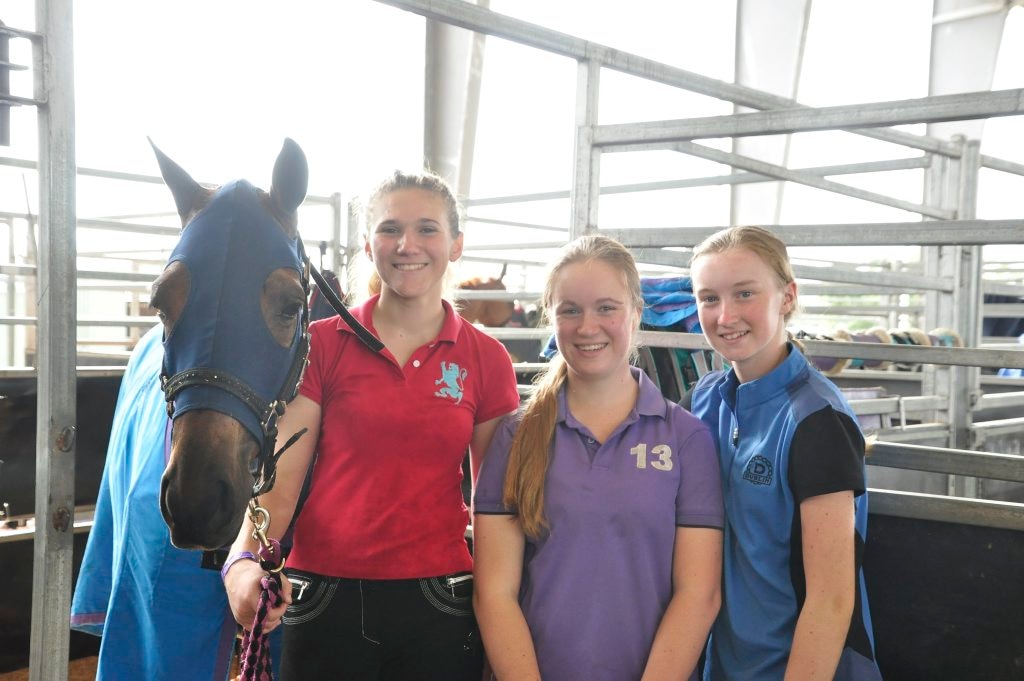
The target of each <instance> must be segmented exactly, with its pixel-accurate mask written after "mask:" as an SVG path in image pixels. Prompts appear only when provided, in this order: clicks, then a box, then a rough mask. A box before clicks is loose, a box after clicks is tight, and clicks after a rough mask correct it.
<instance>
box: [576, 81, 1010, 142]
mask: <svg viewBox="0 0 1024 681" xmlns="http://www.w3.org/2000/svg"><path fill="white" fill-rule="evenodd" d="M1022 113H1024V89H1013V90H995V91H991V92H967V93H963V94H955V95H933V96H931V97H921V98H918V99H902V100H895V101H889V102H872V103H868V104H844V105H841V106H826V107H820V108H817V109H809V108H807V107H797V108H791V109H773V110H771V111H757V112H754V113H739V114H729V115H725V116H706V117H701V118H683V119H677V120H668V121H650V122H645V123H620V124H617V125H599V126H597V127H595V128H594V130H593V134H592V138H593V145H594V146H595V147H598V148H603V147H610V146H612V145H633V144H651V143H664V142H684V141H691V140H695V139H706V138H712V137H748V136H751V135H785V134H791V133H797V132H814V131H818V130H855V129H859V128H874V127H881V126H892V125H906V124H911V123H939V122H946V121H961V120H968V119H975V118H995V117H999V116H1016V115H1020V114H1022Z"/></svg>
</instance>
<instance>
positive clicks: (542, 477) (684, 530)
mask: <svg viewBox="0 0 1024 681" xmlns="http://www.w3.org/2000/svg"><path fill="white" fill-rule="evenodd" d="M543 302H544V307H545V308H546V310H547V313H548V314H549V315H550V317H551V320H552V322H553V324H554V327H555V337H556V341H557V344H558V351H559V355H558V357H556V358H555V359H554V360H553V361H552V363H551V366H550V368H549V370H548V371H547V373H546V374H545V376H544V378H543V379H542V380H541V381H540V383H539V384H538V386H537V390H536V392H535V393H534V394H533V396H532V398H531V399H530V401H529V403H528V404H527V406H526V407H525V409H524V410H523V411H522V412H521V413H520V414H519V415H518V416H514V417H509V418H507V419H505V421H504V422H503V423H502V424H501V426H500V427H499V429H498V432H497V433H496V435H495V437H494V440H493V441H492V443H491V447H490V448H489V450H488V453H487V456H486V457H485V458H484V463H483V467H482V469H481V472H480V480H479V482H478V485H477V490H476V496H475V512H476V515H475V524H474V529H475V558H476V564H475V568H474V572H475V575H476V590H475V592H474V604H475V607H476V613H477V619H478V621H479V622H480V630H481V634H482V635H483V640H484V647H485V648H486V651H487V655H488V659H489V660H490V662H491V665H492V667H493V669H494V672H495V675H496V676H497V677H498V678H499V679H517V680H522V679H539V678H544V679H548V680H549V681H630V680H634V681H635V680H638V679H641V678H643V679H647V680H653V679H680V678H695V677H694V676H693V670H694V667H695V666H696V664H697V659H698V657H699V656H700V652H701V649H702V648H703V645H704V641H705V639H706V637H707V632H708V628H709V627H710V626H711V622H712V620H713V619H714V617H715V614H716V613H717V611H718V607H719V583H720V579H721V550H722V533H721V527H722V523H723V518H722V506H721V488H720V484H719V472H718V464H717V460H716V456H715V451H714V447H713V445H712V441H711V436H710V433H709V432H708V429H707V428H706V427H705V426H704V425H703V424H702V423H701V422H700V421H699V420H698V419H696V418H694V417H693V416H692V415H691V414H689V413H687V412H686V411H685V410H684V409H682V408H680V407H679V406H678V405H675V404H672V403H670V402H668V401H666V400H665V399H664V398H663V397H662V395H661V393H660V392H659V391H658V389H657V387H655V386H654V384H653V383H652V382H651V381H650V380H648V379H647V377H646V376H645V375H644V374H643V373H642V372H640V371H639V370H637V369H634V368H631V367H630V362H629V359H630V355H631V354H632V352H633V350H634V347H635V342H636V332H637V329H638V328H639V324H640V312H641V310H642V308H643V298H642V297H641V294H640V278H639V276H638V274H637V270H636V265H635V263H634V262H633V258H632V256H631V255H630V253H629V251H627V250H626V249H625V248H623V247H622V245H621V244H619V243H618V242H616V241H614V240H612V239H608V238H606V237H600V236H586V237H583V238H581V239H577V240H576V241H573V242H572V243H570V244H569V245H568V246H567V247H566V248H565V249H564V250H563V251H562V254H561V256H560V257H559V258H558V259H557V261H556V263H555V264H554V266H553V267H552V269H551V271H550V274H549V276H548V280H547V285H546V287H545V291H544V298H543Z"/></svg>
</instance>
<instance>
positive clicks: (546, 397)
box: [503, 235, 644, 537]
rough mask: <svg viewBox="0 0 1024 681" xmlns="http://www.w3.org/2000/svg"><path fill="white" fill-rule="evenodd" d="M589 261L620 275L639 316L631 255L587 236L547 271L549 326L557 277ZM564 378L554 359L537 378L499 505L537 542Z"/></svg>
mask: <svg viewBox="0 0 1024 681" xmlns="http://www.w3.org/2000/svg"><path fill="white" fill-rule="evenodd" d="M592 260H599V261H601V262H604V263H607V264H608V265H611V266H612V267H614V268H615V269H616V270H618V271H619V272H621V273H622V277H623V280H624V283H625V285H626V290H627V292H628V294H629V303H630V305H632V307H633V309H634V310H636V311H637V313H638V314H639V312H640V311H641V310H643V306H644V299H643V294H642V293H641V292H640V274H639V272H637V269H636V262H635V261H634V260H633V256H632V254H631V253H630V252H629V251H628V250H626V248H625V247H624V246H623V245H622V244H620V243H619V242H618V241H616V240H615V239H611V238H608V237H604V236H597V235H588V236H583V237H580V238H578V239H576V240H574V241H571V242H569V243H568V244H567V245H566V246H565V247H564V248H563V249H562V251H561V253H560V254H559V257H558V258H557V259H556V260H555V262H554V264H552V266H551V269H550V270H548V276H547V282H546V284H545V285H544V295H543V298H542V300H541V303H542V305H543V307H544V313H545V314H546V315H548V318H549V319H548V320H549V322H550V321H553V320H551V319H550V317H551V310H552V302H553V298H554V293H555V282H556V280H557V279H558V275H559V274H560V273H561V272H562V270H563V269H565V267H566V266H568V265H571V264H574V263H585V262H589V261H592ZM568 375H569V368H568V365H567V364H566V362H565V359H563V358H562V356H561V355H558V356H556V357H555V358H554V359H553V360H552V361H551V363H550V365H549V366H548V369H547V371H545V372H544V373H543V374H541V375H540V376H538V377H537V381H536V390H535V391H534V393H533V395H532V396H531V397H530V399H529V401H528V402H527V403H526V406H525V407H524V409H523V413H522V417H521V419H520V423H519V428H518V429H517V430H516V434H515V437H514V438H513V440H512V447H511V450H510V452H509V457H508V468H507V469H506V472H505V488H504V490H503V501H504V503H505V506H506V507H508V508H514V509H515V510H516V514H517V516H518V518H519V522H520V524H521V525H522V528H523V532H524V533H525V534H526V535H528V536H530V537H538V536H539V535H540V533H541V532H542V531H543V529H544V528H545V527H546V526H547V522H546V521H545V519H544V482H545V479H546V478H547V471H548V463H549V461H550V457H551V446H552V444H553V439H554V435H555V425H556V423H557V420H558V393H559V391H560V390H561V389H562V386H563V385H565V381H566V379H567V377H568Z"/></svg>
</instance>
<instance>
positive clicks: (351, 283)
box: [339, 200, 362, 302]
mask: <svg viewBox="0 0 1024 681" xmlns="http://www.w3.org/2000/svg"><path fill="white" fill-rule="evenodd" d="M345 243H346V247H345V278H344V279H342V281H344V282H345V293H347V294H348V296H349V298H348V299H349V301H353V302H354V301H355V299H356V298H358V297H359V296H355V295H354V293H355V290H356V286H357V284H358V281H359V276H358V272H357V268H356V265H355V262H356V258H357V257H358V254H359V249H360V248H361V247H362V245H361V244H360V243H359V203H358V202H357V201H354V200H353V201H350V202H349V204H348V233H347V236H346V240H345ZM339 276H340V275H339Z"/></svg>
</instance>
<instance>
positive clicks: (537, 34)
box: [376, 0, 960, 157]
mask: <svg viewBox="0 0 1024 681" xmlns="http://www.w3.org/2000/svg"><path fill="white" fill-rule="evenodd" d="M376 1H377V2H380V3H382V4H385V5H390V6H392V7H397V8H398V9H402V10H406V11H408V12H413V13H415V14H419V15H420V16H423V17H426V18H428V19H435V20H438V21H444V22H447V23H450V24H452V25H454V26H458V27H460V28H464V29H467V30H470V31H476V32H477V33H484V34H487V35H492V36H495V37H497V38H502V39H504V40H510V41H512V42H515V43H519V44H521V45H526V46H528V47H534V48H537V49H540V50H544V51H545V52H550V53H552V54H557V55H561V56H563V57H568V58H570V59H576V60H577V61H593V62H595V63H597V64H600V66H601V67H603V68H608V69H612V70H613V71H619V72H621V73H625V74H628V75H631V76H637V77H639V78H644V79H646V80H650V81H652V82H654V83H661V84H662V85H668V86H671V87H676V88H680V89H683V90H688V91H690V92H695V93H697V94H701V95H706V96H708V97H714V98H715V99H720V100H724V101H727V102H732V103H734V104H740V105H742V106H746V107H750V108H752V109H788V108H791V107H799V106H801V104H799V102H796V101H794V100H792V99H787V98H785V97H780V96H778V95H773V94H770V93H767V92H763V91H761V90H755V89H754V88H750V87H746V86H743V85H736V84H733V83H727V82H725V81H723V80H718V79H715V78H709V77H708V76H702V75H700V74H698V73H694V72H692V71H686V70H685V69H681V68H678V67H675V66H669V65H668V64H663V63H661V62H658V61H655V60H653V59H647V58H645V57H641V56H640V55H637V54H632V53H629V52H624V51H622V50H616V49H614V48H612V47H608V46H606V45H602V44H600V43H595V42H591V41H588V40H583V39H582V38H577V37H575V36H571V35H568V34H566V33H561V32H559V31H555V30H553V29H549V28H545V27H543V26H539V25H537V24H531V23H530V22H528V21H523V20H521V19H516V18H513V17H509V16H506V15H504V14H499V13H497V12H493V11H491V10H489V9H484V8H481V7H477V6H476V5H473V4H470V3H468V2H462V1H461V0H376ZM853 132H854V134H858V135H863V136H864V137H870V138H872V139H877V140H881V141H884V142H891V143H893V144H899V145H902V146H906V147H910V148H912V149H919V150H921V151H927V152H931V153H936V154H942V155H944V156H953V157H958V156H959V155H960V149H959V146H958V145H956V144H952V143H950V142H946V141H944V140H938V139H934V138H931V137H927V136H924V135H914V134H911V133H907V132H903V131H902V130H856V131H853Z"/></svg>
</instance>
